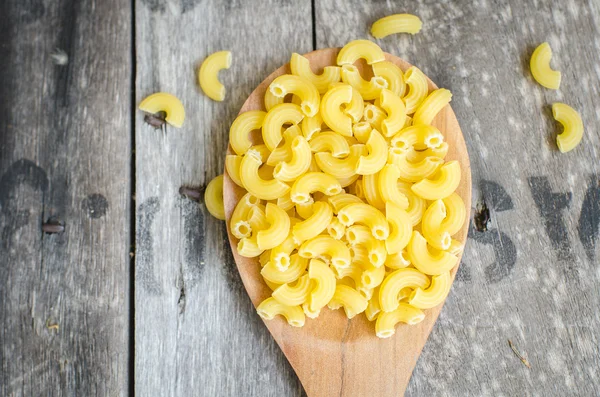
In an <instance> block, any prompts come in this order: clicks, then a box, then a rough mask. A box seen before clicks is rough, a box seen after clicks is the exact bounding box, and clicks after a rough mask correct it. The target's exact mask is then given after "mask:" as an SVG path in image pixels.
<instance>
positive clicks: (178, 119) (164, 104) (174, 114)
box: [139, 92, 185, 128]
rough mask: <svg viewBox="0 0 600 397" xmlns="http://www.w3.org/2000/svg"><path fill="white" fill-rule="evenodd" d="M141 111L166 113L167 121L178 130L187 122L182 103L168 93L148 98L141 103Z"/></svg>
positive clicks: (158, 93) (156, 94)
mask: <svg viewBox="0 0 600 397" xmlns="http://www.w3.org/2000/svg"><path fill="white" fill-rule="evenodd" d="M139 109H140V110H141V111H142V112H146V113H149V114H156V113H159V112H165V114H166V116H165V121H166V122H167V123H169V124H171V125H172V126H173V127H177V128H181V126H182V125H183V121H184V120H185V109H184V108H183V104H182V103H181V101H180V100H179V99H178V98H177V97H176V96H175V95H172V94H168V93H166V92H157V93H155V94H152V95H149V96H147V97H146V98H144V100H143V101H142V102H141V103H140V106H139Z"/></svg>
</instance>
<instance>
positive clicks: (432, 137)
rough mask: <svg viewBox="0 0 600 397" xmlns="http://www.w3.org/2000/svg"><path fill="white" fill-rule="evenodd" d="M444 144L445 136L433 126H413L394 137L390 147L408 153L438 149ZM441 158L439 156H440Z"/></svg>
mask: <svg viewBox="0 0 600 397" xmlns="http://www.w3.org/2000/svg"><path fill="white" fill-rule="evenodd" d="M443 143H444V136H443V135H442V133H441V132H440V130H438V129H437V128H435V127H434V126H432V125H422V124H421V125H413V126H409V127H406V128H403V129H402V130H401V131H400V132H398V133H397V134H396V135H394V136H393V137H392V139H391V140H390V145H391V146H392V147H393V148H397V149H400V150H402V151H404V152H406V153H409V152H413V151H415V150H420V151H422V150H425V149H428V148H429V149H438V148H439V147H440V146H441V145H442V144H443ZM438 157H439V156H438Z"/></svg>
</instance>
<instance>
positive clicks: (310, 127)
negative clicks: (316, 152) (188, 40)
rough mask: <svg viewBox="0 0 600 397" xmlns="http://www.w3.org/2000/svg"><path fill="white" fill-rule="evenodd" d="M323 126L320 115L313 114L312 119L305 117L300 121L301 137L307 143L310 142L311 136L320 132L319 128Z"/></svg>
mask: <svg viewBox="0 0 600 397" xmlns="http://www.w3.org/2000/svg"><path fill="white" fill-rule="evenodd" d="M322 124H323V117H321V114H320V113H317V114H315V115H314V116H313V117H305V118H303V119H302V135H304V137H305V138H306V140H307V141H311V140H312V138H313V136H314V135H315V134H317V133H319V132H321V126H322Z"/></svg>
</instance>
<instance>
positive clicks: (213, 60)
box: [198, 51, 231, 102]
mask: <svg viewBox="0 0 600 397" xmlns="http://www.w3.org/2000/svg"><path fill="white" fill-rule="evenodd" d="M230 66H231V52H229V51H219V52H215V53H214V54H211V55H209V56H208V57H207V58H206V59H205V60H204V62H202V65H201V66H200V71H199V72H198V80H199V82H200V87H202V91H204V93H205V94H206V96H208V97H209V98H211V99H212V100H214V101H219V102H220V101H222V100H223V99H225V86H224V85H223V84H221V82H220V81H219V71H220V70H221V69H229V67H230Z"/></svg>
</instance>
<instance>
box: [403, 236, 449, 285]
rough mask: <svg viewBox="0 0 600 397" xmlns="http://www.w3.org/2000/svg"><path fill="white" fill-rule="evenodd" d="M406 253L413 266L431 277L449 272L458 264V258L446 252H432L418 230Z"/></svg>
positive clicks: (435, 250) (433, 250) (434, 250)
mask: <svg viewBox="0 0 600 397" xmlns="http://www.w3.org/2000/svg"><path fill="white" fill-rule="evenodd" d="M406 251H407V252H408V256H409V258H410V262H411V263H412V265H413V266H414V267H416V268H417V269H419V271H421V272H422V273H425V274H428V275H430V276H438V275H440V274H442V273H444V272H447V271H449V270H450V269H452V268H453V267H454V266H456V264H457V263H458V258H457V257H456V256H454V255H452V254H450V253H448V252H446V251H440V250H437V249H431V250H430V249H429V248H428V247H427V240H425V238H424V237H423V236H422V235H421V233H419V232H418V231H416V230H415V231H413V234H412V238H411V239H410V242H409V243H408V246H407V248H406Z"/></svg>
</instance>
